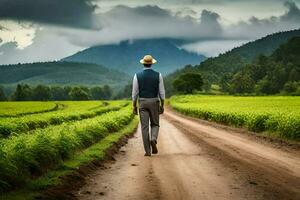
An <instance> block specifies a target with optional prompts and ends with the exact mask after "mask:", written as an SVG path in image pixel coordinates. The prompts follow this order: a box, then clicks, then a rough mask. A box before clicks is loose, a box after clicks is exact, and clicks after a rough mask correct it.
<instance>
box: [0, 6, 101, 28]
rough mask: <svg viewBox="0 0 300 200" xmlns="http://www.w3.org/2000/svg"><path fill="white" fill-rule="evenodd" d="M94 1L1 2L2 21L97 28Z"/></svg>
mask: <svg viewBox="0 0 300 200" xmlns="http://www.w3.org/2000/svg"><path fill="white" fill-rule="evenodd" d="M95 8H96V7H95V5H93V2H92V0H0V19H12V20H18V21H31V22H38V23H46V24H55V25H63V26H72V27H78V28H96V27H97V24H96V23H95V21H94V20H95V18H94V11H95Z"/></svg>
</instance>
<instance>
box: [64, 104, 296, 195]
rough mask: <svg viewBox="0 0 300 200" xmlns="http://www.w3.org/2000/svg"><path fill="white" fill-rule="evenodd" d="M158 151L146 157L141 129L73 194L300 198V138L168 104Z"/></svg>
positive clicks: (161, 120)
mask: <svg viewBox="0 0 300 200" xmlns="http://www.w3.org/2000/svg"><path fill="white" fill-rule="evenodd" d="M158 151H159V153H158V154H157V155H152V156H151V157H144V152H143V146H142V139H141V133H140V128H138V130H137V131H136V133H135V135H134V137H133V138H131V139H129V141H128V143H127V144H126V145H125V146H123V147H122V148H121V149H119V151H118V153H117V154H116V155H115V156H114V160H115V161H110V162H105V163H102V165H101V166H100V167H96V169H93V170H92V171H90V172H89V173H88V174H89V175H88V176H85V178H84V181H82V180H81V185H80V186H79V187H73V190H72V191H70V193H71V194H72V195H69V197H72V199H82V200H92V199H109V200H113V199H118V200H119V199H130V200H140V199H144V200H147V199H171V200H176V199H184V200H189V199H212V200H218V199H265V200H266V199H272V200H277V199H278V200H279V199H280V200H282V199H285V200H288V199H291V200H292V199H295V200H296V199H300V151H299V144H298V143H296V142H295V143H293V144H291V145H289V144H288V142H278V141H277V140H276V141H275V142H274V141H272V140H265V139H262V138H261V137H257V135H255V134H252V133H250V132H247V131H246V130H243V129H236V128H231V127H227V126H223V125H218V124H215V123H212V122H206V121H201V120H194V119H191V118H189V117H184V116H182V115H178V114H176V113H174V112H173V111H171V110H169V109H168V110H166V112H165V114H164V115H162V117H161V119H160V133H159V138H158ZM83 174H84V173H83ZM75 182H76V181H75ZM77 188H78V189H77Z"/></svg>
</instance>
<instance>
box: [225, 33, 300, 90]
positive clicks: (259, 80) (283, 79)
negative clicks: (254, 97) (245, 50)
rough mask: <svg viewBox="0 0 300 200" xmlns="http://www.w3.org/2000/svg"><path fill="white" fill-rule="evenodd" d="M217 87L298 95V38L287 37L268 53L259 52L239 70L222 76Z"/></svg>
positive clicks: (299, 65)
mask: <svg viewBox="0 0 300 200" xmlns="http://www.w3.org/2000/svg"><path fill="white" fill-rule="evenodd" d="M220 86H221V89H222V90H223V91H225V92H230V93H256V94H260V93H262V94H276V93H279V92H284V93H289V94H298V95H299V94H300V37H294V38H292V39H290V40H289V41H288V42H287V43H286V44H283V45H281V46H280V47H279V48H278V49H277V50H275V52H274V53H273V54H272V55H270V56H264V55H261V56H259V57H258V58H257V60H256V61H255V62H253V63H252V64H248V65H246V66H245V67H244V68H243V69H242V70H240V71H238V72H236V73H234V74H232V75H227V76H224V77H223V78H222V79H221V81H220Z"/></svg>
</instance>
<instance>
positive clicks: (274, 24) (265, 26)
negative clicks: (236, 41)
mask: <svg viewBox="0 0 300 200" xmlns="http://www.w3.org/2000/svg"><path fill="white" fill-rule="evenodd" d="M284 5H285V7H286V8H287V11H286V12H285V13H284V14H283V15H281V16H272V17H269V18H264V19H259V18H257V17H255V16H253V17H251V18H250V19H249V21H241V22H239V23H238V24H235V25H231V26H230V28H229V29H228V31H227V32H226V36H227V37H229V38H236V37H237V36H239V37H240V38H244V39H253V38H259V37H262V36H265V35H267V34H270V33H274V32H278V31H286V30H292V29H298V28H300V10H299V8H298V7H297V5H296V4H295V3H294V2H292V1H287V2H285V3H284Z"/></svg>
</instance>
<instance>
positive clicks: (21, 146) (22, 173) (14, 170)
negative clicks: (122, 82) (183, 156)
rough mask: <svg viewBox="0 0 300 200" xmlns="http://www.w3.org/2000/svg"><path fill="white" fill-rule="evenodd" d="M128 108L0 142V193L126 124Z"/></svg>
mask: <svg viewBox="0 0 300 200" xmlns="http://www.w3.org/2000/svg"><path fill="white" fill-rule="evenodd" d="M132 119H133V115H132V113H131V109H130V107H129V106H126V107H125V108H122V109H120V110H119V111H111V112H109V113H106V114H103V115H101V116H97V117H94V118H91V119H84V120H82V121H76V122H73V123H66V124H65V123H64V124H62V125H59V126H50V127H48V128H46V129H38V130H36V131H34V134H25V133H24V134H19V135H18V136H11V137H9V138H7V139H3V140H2V141H1V142H0V190H7V189H11V188H13V187H16V186H18V185H22V184H23V183H25V182H26V181H27V180H28V179H30V178H32V177H37V176H40V175H42V174H43V173H45V172H46V171H47V170H48V169H51V168H54V167H55V166H57V165H59V163H61V161H63V160H65V159H68V158H70V156H72V155H73V154H74V153H75V152H76V151H78V150H80V149H84V148H86V147H88V146H90V145H92V144H94V143H96V142H98V141H100V140H101V139H102V138H104V137H105V136H107V135H108V134H110V133H112V132H115V131H118V130H120V129H121V128H123V127H125V126H126V125H127V124H129V123H130V122H131V121H132Z"/></svg>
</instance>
